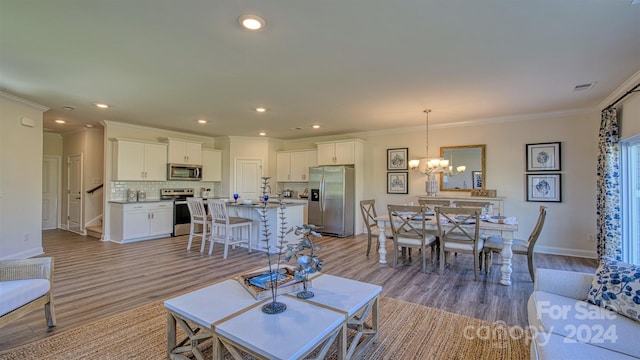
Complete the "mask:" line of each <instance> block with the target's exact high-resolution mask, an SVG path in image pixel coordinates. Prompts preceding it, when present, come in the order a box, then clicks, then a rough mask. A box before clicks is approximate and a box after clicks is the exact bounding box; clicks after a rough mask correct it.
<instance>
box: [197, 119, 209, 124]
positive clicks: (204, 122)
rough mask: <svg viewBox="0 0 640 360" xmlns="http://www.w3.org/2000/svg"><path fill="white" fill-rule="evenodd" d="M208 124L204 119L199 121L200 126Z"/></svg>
mask: <svg viewBox="0 0 640 360" xmlns="http://www.w3.org/2000/svg"><path fill="white" fill-rule="evenodd" d="M206 123H207V120H204V119H200V120H198V124H206Z"/></svg>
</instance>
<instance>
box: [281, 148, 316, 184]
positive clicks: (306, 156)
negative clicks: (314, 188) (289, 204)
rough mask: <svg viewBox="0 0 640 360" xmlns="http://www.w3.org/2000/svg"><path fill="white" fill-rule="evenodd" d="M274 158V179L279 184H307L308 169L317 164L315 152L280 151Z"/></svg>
mask: <svg viewBox="0 0 640 360" xmlns="http://www.w3.org/2000/svg"><path fill="white" fill-rule="evenodd" d="M276 156H277V157H276V179H277V181H279V182H307V181H309V167H310V166H316V163H317V152H316V151H315V150H299V151H280V152H278V154H277V155H276Z"/></svg>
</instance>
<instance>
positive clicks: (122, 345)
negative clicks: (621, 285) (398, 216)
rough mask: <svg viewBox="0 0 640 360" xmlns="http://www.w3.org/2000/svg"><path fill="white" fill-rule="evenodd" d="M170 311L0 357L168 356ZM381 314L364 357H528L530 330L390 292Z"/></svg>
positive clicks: (136, 313) (131, 316)
mask: <svg viewBox="0 0 640 360" xmlns="http://www.w3.org/2000/svg"><path fill="white" fill-rule="evenodd" d="M166 314H167V312H166V310H165V308H164V306H163V305H162V302H156V303H152V304H149V305H145V306H142V307H139V308H137V309H133V310H130V311H127V312H124V313H121V314H117V315H114V316H112V317H109V318H107V319H103V320H99V321H96V322H94V323H92V324H88V325H84V326H81V327H79V328H76V329H72V330H69V331H66V332H63V333H60V334H56V335H52V336H50V337H48V338H45V339H42V340H39V341H37V342H34V343H30V344H26V345H23V346H20V347H17V348H14V349H10V350H7V351H4V352H2V353H0V359H16V360H17V359H20V360H24V359H66V360H69V359H78V360H80V359H83V360H84V359H166V358H167V353H166V352H167V348H166V324H167V319H166ZM380 314H381V316H380V331H379V334H378V339H377V340H376V341H375V342H374V343H373V344H372V345H370V346H369V347H368V349H367V350H366V351H365V352H364V354H363V355H362V356H361V358H363V359H527V358H528V357H529V344H530V339H529V334H528V332H527V331H526V330H523V329H522V328H518V327H507V326H504V325H503V324H500V323H490V322H486V321H482V320H478V319H474V318H470V317H467V316H463V315H458V314H453V313H449V312H445V311H442V310H438V309H434V308H429V307H426V306H422V305H416V304H413V303H409V302H405V301H400V300H396V299H392V298H388V297H383V298H382V299H381V301H380ZM59 320H61V319H59ZM210 343H211V342H209V345H208V346H209V347H210ZM205 346H207V345H206V344H205ZM206 350H207V349H205V352H206ZM210 354H211V349H210V348H209V351H208V354H207V355H209V356H210ZM329 357H330V358H335V354H331V352H330V354H329ZM208 358H210V357H208Z"/></svg>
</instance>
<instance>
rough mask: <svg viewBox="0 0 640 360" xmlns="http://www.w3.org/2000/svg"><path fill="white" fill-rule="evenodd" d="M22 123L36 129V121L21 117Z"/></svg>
mask: <svg viewBox="0 0 640 360" xmlns="http://www.w3.org/2000/svg"><path fill="white" fill-rule="evenodd" d="M20 123H21V124H22V125H24V126H28V127H36V121H35V120H33V119H29V118H28V117H24V116H23V117H21V118H20Z"/></svg>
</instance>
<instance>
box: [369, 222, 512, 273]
mask: <svg viewBox="0 0 640 360" xmlns="http://www.w3.org/2000/svg"><path fill="white" fill-rule="evenodd" d="M375 220H376V222H377V224H378V229H386V228H387V227H389V226H391V225H390V223H389V215H388V214H384V215H379V216H376V217H375ZM425 225H426V228H427V229H428V230H434V231H437V230H438V224H437V223H436V218H435V216H429V215H427V218H426V219H425ZM442 226H443V227H445V228H446V227H447V226H451V225H449V224H442ZM464 226H469V227H474V226H475V225H472V224H469V225H463V227H464ZM516 231H518V224H517V223H511V222H510V223H508V224H506V223H501V222H490V221H487V220H481V221H480V232H481V234H482V235H484V236H487V237H489V236H499V237H500V238H502V244H503V246H502V250H501V251H500V255H501V258H502V265H501V266H500V272H501V278H500V283H501V284H502V285H506V286H509V285H511V273H512V272H513V269H512V267H511V259H512V258H513V252H512V250H511V245H512V244H513V236H514V233H515V232H516ZM378 241H379V242H380V247H379V249H378V256H379V260H378V262H379V263H380V264H386V263H387V249H386V243H387V236H386V235H385V231H379V235H378Z"/></svg>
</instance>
